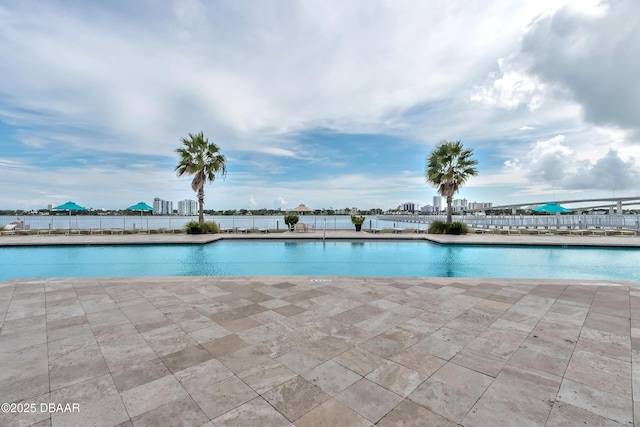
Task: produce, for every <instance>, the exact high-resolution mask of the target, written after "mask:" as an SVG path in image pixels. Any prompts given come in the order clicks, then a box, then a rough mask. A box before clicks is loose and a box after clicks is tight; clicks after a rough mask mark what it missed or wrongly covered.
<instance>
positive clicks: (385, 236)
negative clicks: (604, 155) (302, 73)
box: [0, 230, 640, 248]
mask: <svg viewBox="0 0 640 427" xmlns="http://www.w3.org/2000/svg"><path fill="white" fill-rule="evenodd" d="M323 237H325V238H326V239H330V240H342V239H344V240H354V239H358V240H423V241H432V242H436V243H443V244H478V245H551V246H593V247H635V248H640V237H638V236H631V235H629V236H576V235H499V234H467V235H464V236H453V235H438V234H417V233H370V232H365V231H363V232H356V231H354V230H337V231H327V232H326V233H323V232H322V231H314V232H305V233H297V232H283V233H251V234H244V233H222V234H199V235H198V234H195V235H193V234H145V233H141V234H115V235H109V234H105V235H84V234H83V235H10V236H2V237H0V246H46V245H132V244H140V245H144V244H205V243H211V242H215V241H218V240H235V239H267V240H270V239H274V240H282V239H311V240H318V239H322V238H323Z"/></svg>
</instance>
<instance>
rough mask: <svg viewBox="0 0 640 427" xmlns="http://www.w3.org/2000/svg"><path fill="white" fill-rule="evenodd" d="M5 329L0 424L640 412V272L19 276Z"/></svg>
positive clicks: (469, 422) (2, 297)
mask: <svg viewBox="0 0 640 427" xmlns="http://www.w3.org/2000/svg"><path fill="white" fill-rule="evenodd" d="M0 326H1V330H0V366H1V367H2V369H1V370H0V400H1V401H2V402H9V403H11V402H14V403H24V404H28V405H27V406H26V408H34V409H35V411H34V412H30V413H19V414H18V413H0V425H2V426H14V425H16V426H18V425H20V426H22V425H25V426H26V425H37V426H50V425H51V426H65V427H66V426H154V427H157V426H169V425H187V426H289V425H295V426H299V427H306V426H370V425H378V426H430V425H434V426H456V425H463V426H511V425H512V426H544V425H547V426H563V425H571V426H573V425H593V426H632V425H634V421H635V425H640V406H638V405H639V403H640V397H638V396H640V395H639V393H640V340H639V339H640V289H639V288H638V284H634V283H602V282H600V283H596V282H579V281H566V280H498V279H452V278H415V279H414V278H340V277H322V278H316V277H314V278H311V277H302V276H298V277H249V278H237V277H168V278H167V277H165V278H118V279H96V278H93V279H91V278H83V279H47V280H37V281H35V280H34V281H25V280H12V281H6V282H2V283H0ZM41 403H54V404H61V405H65V404H77V408H78V409H79V412H60V411H51V412H50V411H48V410H46V411H42V410H41V409H42V407H41ZM31 404H34V405H31ZM14 406H15V409H18V408H22V409H23V410H24V408H25V406H24V405H14ZM45 406H46V405H45ZM47 408H48V407H46V408H45V409H47ZM3 409H4V407H3ZM634 417H635V418H634Z"/></svg>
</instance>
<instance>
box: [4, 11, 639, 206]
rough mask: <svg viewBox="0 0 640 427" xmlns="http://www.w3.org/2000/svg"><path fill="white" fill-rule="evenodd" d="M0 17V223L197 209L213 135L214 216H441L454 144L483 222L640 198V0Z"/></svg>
mask: <svg viewBox="0 0 640 427" xmlns="http://www.w3.org/2000/svg"><path fill="white" fill-rule="evenodd" d="M0 16H1V17H2V26H0V51H2V61H1V62H0V75H2V76H3V77H2V79H0V93H2V96H1V97H0V188H1V191H0V209H23V210H32V209H42V208H44V207H46V206H47V205H49V204H54V205H58V204H62V203H64V202H67V201H69V200H72V201H74V202H76V203H78V204H80V205H82V206H86V207H92V208H94V209H100V208H103V207H104V208H108V209H117V208H120V207H122V208H123V209H124V208H126V207H128V206H130V205H131V204H133V203H137V202H138V201H142V200H144V201H145V202H146V203H149V204H150V203H151V202H152V200H153V198H154V197H161V198H162V199H164V200H171V201H175V202H177V201H180V200H185V199H195V198H196V195H195V193H193V192H192V191H191V185H190V180H191V179H190V178H189V177H185V178H178V177H176V174H175V172H174V169H175V167H176V165H177V162H178V157H177V155H176V153H175V151H174V150H175V149H176V148H178V147H179V145H180V138H183V137H186V136H187V135H188V134H189V133H197V132H200V131H203V132H204V135H205V136H206V137H207V138H208V139H209V140H210V141H212V142H215V143H216V144H217V145H218V146H219V147H220V150H221V152H222V154H224V155H225V156H226V157H227V162H228V174H227V176H226V179H221V178H220V179H217V180H216V181H215V182H214V183H213V184H212V185H207V186H206V187H205V205H204V208H205V209H213V210H228V209H248V210H252V209H260V208H267V209H274V208H281V209H283V210H286V209H291V208H293V207H295V206H297V205H298V204H299V203H305V204H307V205H308V206H310V207H312V208H317V207H325V208H326V207H330V206H331V207H334V208H344V207H351V206H359V207H363V208H366V209H369V208H379V209H383V210H386V209H389V208H392V207H396V206H398V205H402V204H403V203H406V202H412V203H415V204H417V205H428V204H432V198H433V195H434V194H435V192H436V189H435V188H434V187H431V186H429V185H427V184H426V183H425V179H424V166H425V158H426V156H428V155H429V153H430V152H431V151H432V150H433V149H434V148H435V147H436V145H437V144H438V143H439V142H440V141H442V140H444V139H447V140H454V141H455V140H461V141H462V143H463V144H464V146H465V147H466V148H472V149H474V151H475V157H476V158H477V159H478V161H479V164H478V170H479V175H478V176H477V177H473V178H472V179H470V180H469V182H468V183H466V184H465V185H464V186H463V187H462V189H461V191H460V192H459V193H458V194H456V197H457V198H460V199H467V200H468V201H469V202H473V201H476V202H492V203H493V204H494V205H503V204H512V203H519V202H529V201H539V202H540V203H545V202H547V201H553V200H561V199H571V198H574V199H580V198H597V197H610V196H612V195H616V196H625V195H626V196H635V195H637V193H638V191H640V85H638V84H637V76H638V75H640V26H638V25H637V23H636V21H637V17H638V16H640V2H638V1H635V0H615V1H614V0H603V1H596V0H540V1H536V2H521V1H515V0H496V1H492V2H480V1H478V2H469V1H463V0H452V1H447V2H442V1H435V0H434V1H430V0H415V1H412V0H407V1H402V2H385V1H382V0H370V1H352V2H341V1H336V0H322V1H320V0H305V1H297V2H288V1H286V0H284V1H282V2H273V3H272V2H259V6H257V3H256V2H228V1H223V0H174V1H172V2H160V3H158V2H152V1H151V0H138V1H135V2H68V1H65V0H47V1H44V0H21V1H15V0H10V1H8V2H2V3H0ZM150 195H151V196H150Z"/></svg>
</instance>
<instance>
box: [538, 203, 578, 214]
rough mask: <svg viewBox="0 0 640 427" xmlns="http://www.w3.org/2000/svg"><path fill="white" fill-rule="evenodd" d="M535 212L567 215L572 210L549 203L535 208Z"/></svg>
mask: <svg viewBox="0 0 640 427" xmlns="http://www.w3.org/2000/svg"><path fill="white" fill-rule="evenodd" d="M533 211H534V212H541V213H567V212H571V209H567V208H565V207H562V206H560V205H559V204H557V203H556V202H549V203H547V204H545V205H540V206H537V207H535V208H533Z"/></svg>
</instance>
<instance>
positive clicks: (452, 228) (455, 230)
mask: <svg viewBox="0 0 640 427" xmlns="http://www.w3.org/2000/svg"><path fill="white" fill-rule="evenodd" d="M467 231H469V230H468V229H467V224H465V223H464V222H460V221H456V222H452V223H451V224H449V229H448V230H447V234H467Z"/></svg>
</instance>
